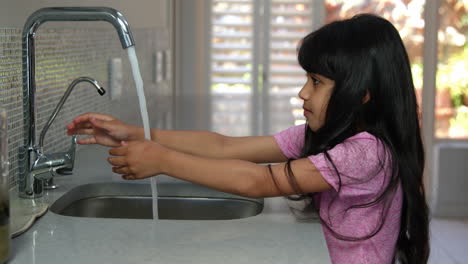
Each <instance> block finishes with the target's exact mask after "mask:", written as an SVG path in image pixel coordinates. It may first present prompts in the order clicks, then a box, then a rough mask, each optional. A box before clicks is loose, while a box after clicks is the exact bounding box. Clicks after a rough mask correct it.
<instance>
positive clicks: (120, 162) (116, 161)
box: [107, 157, 128, 167]
mask: <svg viewBox="0 0 468 264" xmlns="http://www.w3.org/2000/svg"><path fill="white" fill-rule="evenodd" d="M107 161H109V163H110V164H112V165H114V166H117V167H121V166H127V165H128V164H127V159H126V158H125V157H109V158H107Z"/></svg>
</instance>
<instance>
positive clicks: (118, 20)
mask: <svg viewBox="0 0 468 264" xmlns="http://www.w3.org/2000/svg"><path fill="white" fill-rule="evenodd" d="M47 21H107V22H109V23H111V24H112V25H113V26H114V27H115V29H116V30H117V33H118V35H119V39H120V42H121V44H122V47H123V48H124V49H126V48H128V47H131V46H133V45H135V42H134V40H133V36H132V34H131V31H130V27H129V25H128V22H127V20H126V19H125V17H124V16H123V15H122V13H120V12H119V11H117V10H115V9H113V8H108V7H51V8H42V9H39V10H37V11H36V12H34V13H33V14H31V15H30V16H29V18H28V19H27V21H26V23H25V25H24V27H23V35H22V39H23V82H24V84H23V105H24V110H23V112H24V141H25V145H24V146H23V147H20V150H19V196H20V197H23V198H38V197H41V196H42V195H43V191H44V183H45V182H46V180H48V179H50V177H51V176H50V172H54V171H57V170H60V169H64V170H65V169H66V167H67V166H68V167H70V166H69V165H67V166H65V165H64V164H65V163H66V162H67V161H66V159H65V158H63V157H67V154H70V153H71V152H73V153H74V144H75V141H76V138H72V147H71V148H70V150H69V151H68V152H65V153H61V154H60V155H64V156H62V158H59V157H56V156H60V155H56V156H54V155H55V154H52V156H51V155H45V154H43V153H42V150H41V148H42V143H43V142H42V141H43V136H41V138H42V140H41V141H40V145H39V146H38V145H37V143H36V131H35V130H36V116H35V114H36V113H35V109H36V76H35V65H36V61H35V43H34V41H35V35H36V31H37V29H38V28H39V26H40V25H41V24H43V23H45V22H47ZM69 89H70V88H69ZM67 91H68V90H67ZM64 98H65V97H64ZM62 100H63V98H62ZM65 100H66V98H65ZM59 104H60V103H59ZM56 110H57V108H56ZM58 110H60V109H58ZM54 118H55V117H51V119H49V121H50V122H52V121H53V119H54ZM49 125H50V124H49ZM46 127H47V125H46ZM45 132H47V129H46V131H45ZM45 132H44V130H43V133H41V134H45ZM56 154H57V153H56ZM70 157H71V156H70ZM73 157H74V154H73ZM51 159H52V160H51ZM70 159H71V158H70ZM71 167H73V166H71ZM47 174H49V176H46V175H47Z"/></svg>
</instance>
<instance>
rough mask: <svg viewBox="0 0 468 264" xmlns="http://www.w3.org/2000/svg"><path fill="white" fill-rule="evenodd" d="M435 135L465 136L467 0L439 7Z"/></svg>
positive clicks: (444, 2)
mask: <svg viewBox="0 0 468 264" xmlns="http://www.w3.org/2000/svg"><path fill="white" fill-rule="evenodd" d="M437 35H438V54H437V56H438V61H439V63H438V67H437V75H436V95H435V96H436V98H435V99H436V105H435V107H436V108H435V131H434V133H435V136H436V137H438V138H458V139H460V138H465V139H467V138H468V75H467V73H468V45H467V43H466V39H467V37H468V1H457V0H441V1H440V7H439V31H438V34H437Z"/></svg>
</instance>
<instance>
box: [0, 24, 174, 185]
mask: <svg viewBox="0 0 468 264" xmlns="http://www.w3.org/2000/svg"><path fill="white" fill-rule="evenodd" d="M132 32H133V36H134V38H135V43H136V50H137V56H138V59H139V65H140V69H141V71H142V77H143V82H144V84H145V94H146V97H147V98H146V100H147V104H148V111H149V115H150V123H151V126H152V127H159V128H169V127H170V126H171V124H170V123H171V118H170V117H171V112H172V103H171V102H172V100H171V98H172V92H171V91H172V90H171V89H170V87H171V86H170V80H167V79H165V80H163V81H161V80H159V81H158V82H156V81H155V80H154V72H153V71H154V57H155V54H156V52H157V51H166V50H169V33H168V32H167V30H165V29H140V30H133V31H132ZM21 35H22V30H21V29H18V28H0V102H1V106H2V107H4V108H5V109H6V110H7V116H8V149H9V153H8V155H9V161H10V172H9V175H10V176H9V178H10V187H14V186H16V185H17V177H18V176H17V175H18V148H19V147H20V146H22V145H23V144H24V138H23V137H24V136H23V134H24V133H23V125H24V124H23V122H24V121H23V98H22V96H23V82H22V79H23V78H22V44H21V41H22V37H21ZM113 58H121V59H122V66H123V67H122V68H123V70H122V85H123V91H122V96H121V97H120V98H118V99H113V100H111V98H110V96H109V94H110V91H109V89H112V87H109V76H110V72H109V63H110V61H111V59H113ZM167 63H169V62H167ZM80 76H88V77H91V78H94V79H96V80H97V81H98V82H99V84H100V85H101V86H103V87H104V88H105V89H106V91H107V93H106V95H104V96H100V95H99V94H98V93H97V92H96V90H95V89H94V87H93V86H91V85H90V84H89V83H80V84H78V85H77V86H76V87H75V89H74V90H73V92H72V93H71V95H70V96H69V98H68V100H67V102H66V103H65V104H64V106H63V108H62V110H61V111H60V113H59V114H58V116H57V118H56V119H55V121H54V123H53V124H52V126H51V127H50V128H49V130H48V132H47V135H46V137H45V140H44V151H45V152H46V153H53V152H59V151H65V150H66V149H68V147H69V144H70V142H71V139H70V137H69V136H67V135H66V129H65V126H66V124H68V123H69V122H70V121H71V120H72V119H73V118H74V117H75V116H77V115H79V114H81V113H85V112H100V113H109V114H112V115H114V116H116V117H119V118H121V119H122V120H124V121H127V122H130V123H133V124H138V125H141V121H139V122H138V120H140V119H141V118H140V114H139V108H138V101H137V97H136V91H135V90H136V89H135V85H134V82H133V76H132V74H131V69H130V64H129V62H128V58H127V52H126V51H125V50H123V49H122V47H121V44H120V41H119V39H118V37H117V34H116V32H115V30H114V29H113V28H111V27H109V29H105V28H104V29H93V28H89V27H87V28H73V27H70V26H67V27H66V28H48V27H46V26H44V28H40V29H39V30H38V31H37V35H36V122H37V124H36V135H37V136H36V137H37V139H39V134H40V132H41V131H42V128H43V126H44V125H45V123H46V122H47V120H48V119H49V117H50V115H51V114H52V112H53V110H54V109H55V106H56V105H57V103H58V102H59V101H60V99H61V98H62V96H63V94H64V92H65V91H66V89H67V88H68V85H69V84H70V83H71V82H72V81H73V80H74V79H75V78H77V77H80ZM86 86H88V87H86ZM168 97H170V98H168ZM135 120H136V121H135ZM78 151H79V148H78Z"/></svg>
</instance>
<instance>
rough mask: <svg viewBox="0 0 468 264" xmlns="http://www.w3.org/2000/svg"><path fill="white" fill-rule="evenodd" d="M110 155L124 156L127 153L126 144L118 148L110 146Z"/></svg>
mask: <svg viewBox="0 0 468 264" xmlns="http://www.w3.org/2000/svg"><path fill="white" fill-rule="evenodd" d="M109 154H110V155H111V156H125V155H126V154H127V146H122V147H118V148H111V149H110V150H109Z"/></svg>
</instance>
